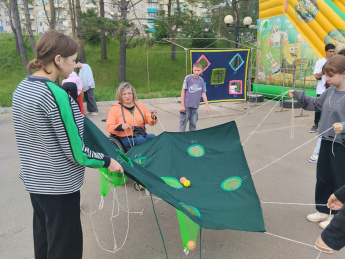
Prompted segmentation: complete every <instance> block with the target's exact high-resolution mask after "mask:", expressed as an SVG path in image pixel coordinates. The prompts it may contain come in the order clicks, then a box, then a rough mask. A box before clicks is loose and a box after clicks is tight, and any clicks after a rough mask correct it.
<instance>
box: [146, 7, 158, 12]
mask: <svg viewBox="0 0 345 259" xmlns="http://www.w3.org/2000/svg"><path fill="white" fill-rule="evenodd" d="M147 12H148V13H158V8H147Z"/></svg>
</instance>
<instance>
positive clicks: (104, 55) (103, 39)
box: [99, 0, 107, 59]
mask: <svg viewBox="0 0 345 259" xmlns="http://www.w3.org/2000/svg"><path fill="white" fill-rule="evenodd" d="M99 9H100V10H99V11H100V15H101V17H102V18H104V0H99ZM101 50H102V52H101V59H107V39H106V36H105V30H104V29H103V28H101Z"/></svg>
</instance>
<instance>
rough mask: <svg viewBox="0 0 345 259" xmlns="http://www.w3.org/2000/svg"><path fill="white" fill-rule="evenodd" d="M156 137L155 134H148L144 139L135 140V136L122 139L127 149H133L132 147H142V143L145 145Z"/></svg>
mask: <svg viewBox="0 0 345 259" xmlns="http://www.w3.org/2000/svg"><path fill="white" fill-rule="evenodd" d="M155 136H156V135H155V134H146V137H145V138H144V137H138V138H133V136H128V137H120V139H121V141H122V143H123V144H124V145H125V147H126V148H131V147H132V146H136V145H140V144H141V143H144V142H146V141H148V140H149V139H153V138H154V137H155ZM133 143H134V145H133Z"/></svg>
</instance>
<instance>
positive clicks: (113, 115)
mask: <svg viewBox="0 0 345 259" xmlns="http://www.w3.org/2000/svg"><path fill="white" fill-rule="evenodd" d="M135 103H136V104H137V106H138V107H139V109H140V111H141V113H142V114H143V116H144V118H145V122H146V124H149V125H151V126H153V125H155V124H156V123H157V120H158V119H155V120H154V119H152V117H151V113H150V112H149V111H148V110H147V108H146V107H145V106H144V104H142V103H139V102H135ZM123 114H124V116H125V119H126V123H127V124H129V125H131V127H132V130H131V129H127V130H126V131H116V130H115V129H116V128H117V127H118V126H119V125H120V124H123V123H124V121H123V117H122V112H121V105H120V104H119V103H117V104H115V105H113V106H111V108H110V111H109V113H108V117H107V128H106V129H107V131H108V132H109V133H110V134H115V135H117V136H119V137H126V136H132V135H133V127H134V126H139V127H142V128H144V127H145V124H144V121H143V117H142V116H141V114H140V112H139V111H138V108H137V107H135V108H134V116H135V121H136V124H135V122H134V118H133V115H132V114H131V113H130V112H129V111H128V110H127V109H126V108H123Z"/></svg>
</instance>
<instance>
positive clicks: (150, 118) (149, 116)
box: [136, 102, 158, 127]
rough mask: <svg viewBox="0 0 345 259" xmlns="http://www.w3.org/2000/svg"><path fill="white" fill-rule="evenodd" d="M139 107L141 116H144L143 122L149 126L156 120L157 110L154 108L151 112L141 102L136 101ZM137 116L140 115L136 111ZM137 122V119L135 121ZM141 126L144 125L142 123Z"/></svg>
mask: <svg viewBox="0 0 345 259" xmlns="http://www.w3.org/2000/svg"><path fill="white" fill-rule="evenodd" d="M136 104H137V105H138V107H139V109H140V111H141V112H142V114H143V116H144V117H145V122H146V123H147V124H149V125H151V126H153V125H155V124H156V123H157V122H158V118H157V117H156V114H157V110H156V109H152V110H151V112H149V110H148V109H147V108H146V106H145V105H144V104H142V103H139V102H137V103H136ZM137 114H138V116H140V118H141V115H140V113H137ZM137 122H138V121H137ZM143 127H145V125H143Z"/></svg>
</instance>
